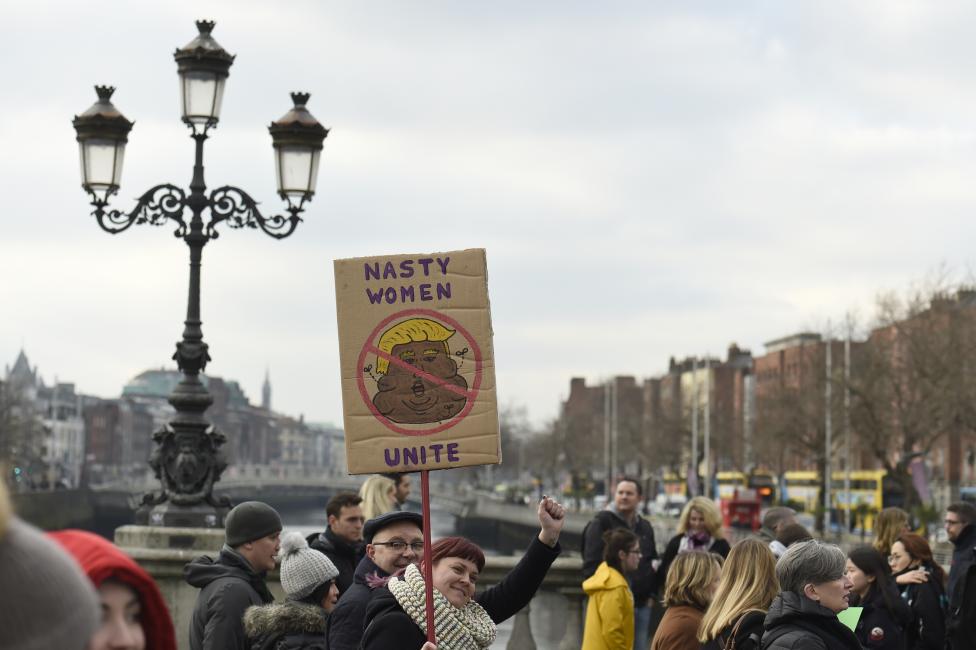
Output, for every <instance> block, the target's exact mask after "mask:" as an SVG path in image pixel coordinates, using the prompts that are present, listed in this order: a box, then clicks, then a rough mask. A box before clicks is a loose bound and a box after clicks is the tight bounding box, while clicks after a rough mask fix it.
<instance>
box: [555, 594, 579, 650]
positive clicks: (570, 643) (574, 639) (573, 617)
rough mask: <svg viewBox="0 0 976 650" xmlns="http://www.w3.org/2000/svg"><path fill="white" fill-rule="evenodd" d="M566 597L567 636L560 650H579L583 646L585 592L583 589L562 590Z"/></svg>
mask: <svg viewBox="0 0 976 650" xmlns="http://www.w3.org/2000/svg"><path fill="white" fill-rule="evenodd" d="M559 593H561V594H563V595H564V596H566V634H564V635H563V640H562V641H561V642H560V644H559V650H579V648H580V647H581V646H582V645H583V618H582V616H581V614H582V610H583V591H582V590H581V589H578V588H577V589H560V590H559Z"/></svg>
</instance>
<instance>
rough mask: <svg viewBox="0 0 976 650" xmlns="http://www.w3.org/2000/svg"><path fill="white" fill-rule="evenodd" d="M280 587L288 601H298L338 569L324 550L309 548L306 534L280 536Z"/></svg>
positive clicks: (333, 575)
mask: <svg viewBox="0 0 976 650" xmlns="http://www.w3.org/2000/svg"><path fill="white" fill-rule="evenodd" d="M279 557H280V561H281V571H280V573H281V588H282V589H284V590H285V593H286V594H287V595H288V598H289V599H291V600H301V599H302V598H304V597H305V596H308V595H309V594H311V593H312V592H313V591H315V590H316V589H318V588H319V586H320V585H323V584H325V583H326V582H328V581H329V580H335V579H336V577H337V576H338V575H339V570H338V569H337V568H336V567H335V565H334V564H332V560H330V559H329V558H327V557H326V556H325V555H324V554H323V553H320V552H318V551H316V550H315V549H312V548H309V547H308V542H306V541H305V537H303V536H302V534H301V533H299V532H291V533H288V534H287V535H285V536H284V537H283V538H282V539H281V554H280V555H279Z"/></svg>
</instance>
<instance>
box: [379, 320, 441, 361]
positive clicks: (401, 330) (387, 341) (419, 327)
mask: <svg viewBox="0 0 976 650" xmlns="http://www.w3.org/2000/svg"><path fill="white" fill-rule="evenodd" d="M452 336H454V330H452V329H448V328H446V327H444V326H443V325H441V324H440V323H438V322H437V321H432V320H430V319H429V318H410V319H407V320H405V321H401V322H399V323H397V324H396V325H394V326H393V327H391V328H390V329H388V330H386V331H385V332H383V336H381V337H380V341H379V344H378V345H377V346H376V347H378V348H379V349H380V350H382V351H383V352H385V353H387V354H390V352H391V351H392V350H393V346H395V345H401V344H403V343H410V342H412V341H433V342H434V343H440V342H442V341H446V340H447V339H449V338H451V337H452ZM389 367H390V362H389V361H388V360H386V359H384V358H383V357H381V356H379V355H377V357H376V372H378V373H379V374H381V375H385V374H386V371H387V370H389Z"/></svg>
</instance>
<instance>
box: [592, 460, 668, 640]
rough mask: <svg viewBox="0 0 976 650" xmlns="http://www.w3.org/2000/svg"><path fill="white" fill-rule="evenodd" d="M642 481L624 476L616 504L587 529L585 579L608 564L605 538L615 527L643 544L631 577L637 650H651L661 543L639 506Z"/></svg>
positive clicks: (602, 511)
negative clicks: (656, 569)
mask: <svg viewBox="0 0 976 650" xmlns="http://www.w3.org/2000/svg"><path fill="white" fill-rule="evenodd" d="M642 492H643V491H642V489H641V484H640V481H638V480H637V479H635V478H630V477H624V478H622V479H620V480H619V481H618V482H617V485H616V488H615V489H614V494H613V502H612V503H610V504H608V505H607V507H606V508H605V509H604V510H601V511H600V512H598V513H597V514H596V516H595V517H594V518H593V520H592V521H590V522H589V523H588V524H586V528H584V529H583V544H582V549H581V551H582V553H581V554H582V556H583V579H584V580H586V579H587V578H589V577H590V576H592V575H593V574H594V573H595V572H596V570H597V567H599V566H600V563H601V562H603V561H604V550H605V548H606V547H605V544H604V540H603V535H604V534H605V533H606V532H607V531H608V530H612V529H614V528H625V529H627V530H629V531H631V532H632V533H634V534H635V535H637V538H638V540H639V543H640V550H641V558H640V564H639V565H638V567H637V570H636V571H633V572H631V573H630V574H628V576H627V581H628V583H629V585H630V591H631V593H632V594H633V597H634V650H647V645H648V644H649V643H650V634H651V606H652V603H653V601H654V598H655V595H656V591H657V582H658V581H657V575H658V573H657V572H656V571H655V570H654V562H655V561H656V560H657V544H656V542H655V541H654V528H653V527H652V526H651V523H650V522H649V521H647V520H646V519H644V518H643V517H642V516H641V515H640V512H639V508H638V506H640V501H641V497H642Z"/></svg>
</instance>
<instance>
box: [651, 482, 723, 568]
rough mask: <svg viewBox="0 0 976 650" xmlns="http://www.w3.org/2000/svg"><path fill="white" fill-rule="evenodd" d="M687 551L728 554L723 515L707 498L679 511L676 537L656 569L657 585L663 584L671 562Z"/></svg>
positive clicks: (697, 499) (690, 503)
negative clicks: (723, 532)
mask: <svg viewBox="0 0 976 650" xmlns="http://www.w3.org/2000/svg"><path fill="white" fill-rule="evenodd" d="M689 551H708V552H710V553H717V554H719V555H721V556H722V557H723V558H724V557H726V556H728V554H729V543H728V542H727V541H726V540H725V537H724V536H723V534H722V515H720V514H719V512H718V506H716V505H715V502H714V501H712V500H711V499H709V498H708V497H695V498H693V499H692V500H691V501H689V502H688V503H687V504H685V507H684V509H683V510H682V511H681V517H679V518H678V530H677V534H676V535H675V536H674V537H672V538H671V539H670V540H669V541H668V545H667V548H665V549H664V555H663V556H661V566H660V567H658V570H657V573H658V584H661V585H663V584H665V583H666V582H667V579H668V571H669V569H670V566H671V563H672V562H674V559H675V558H676V557H677V556H678V555H680V554H682V553H687V552H689Z"/></svg>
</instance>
